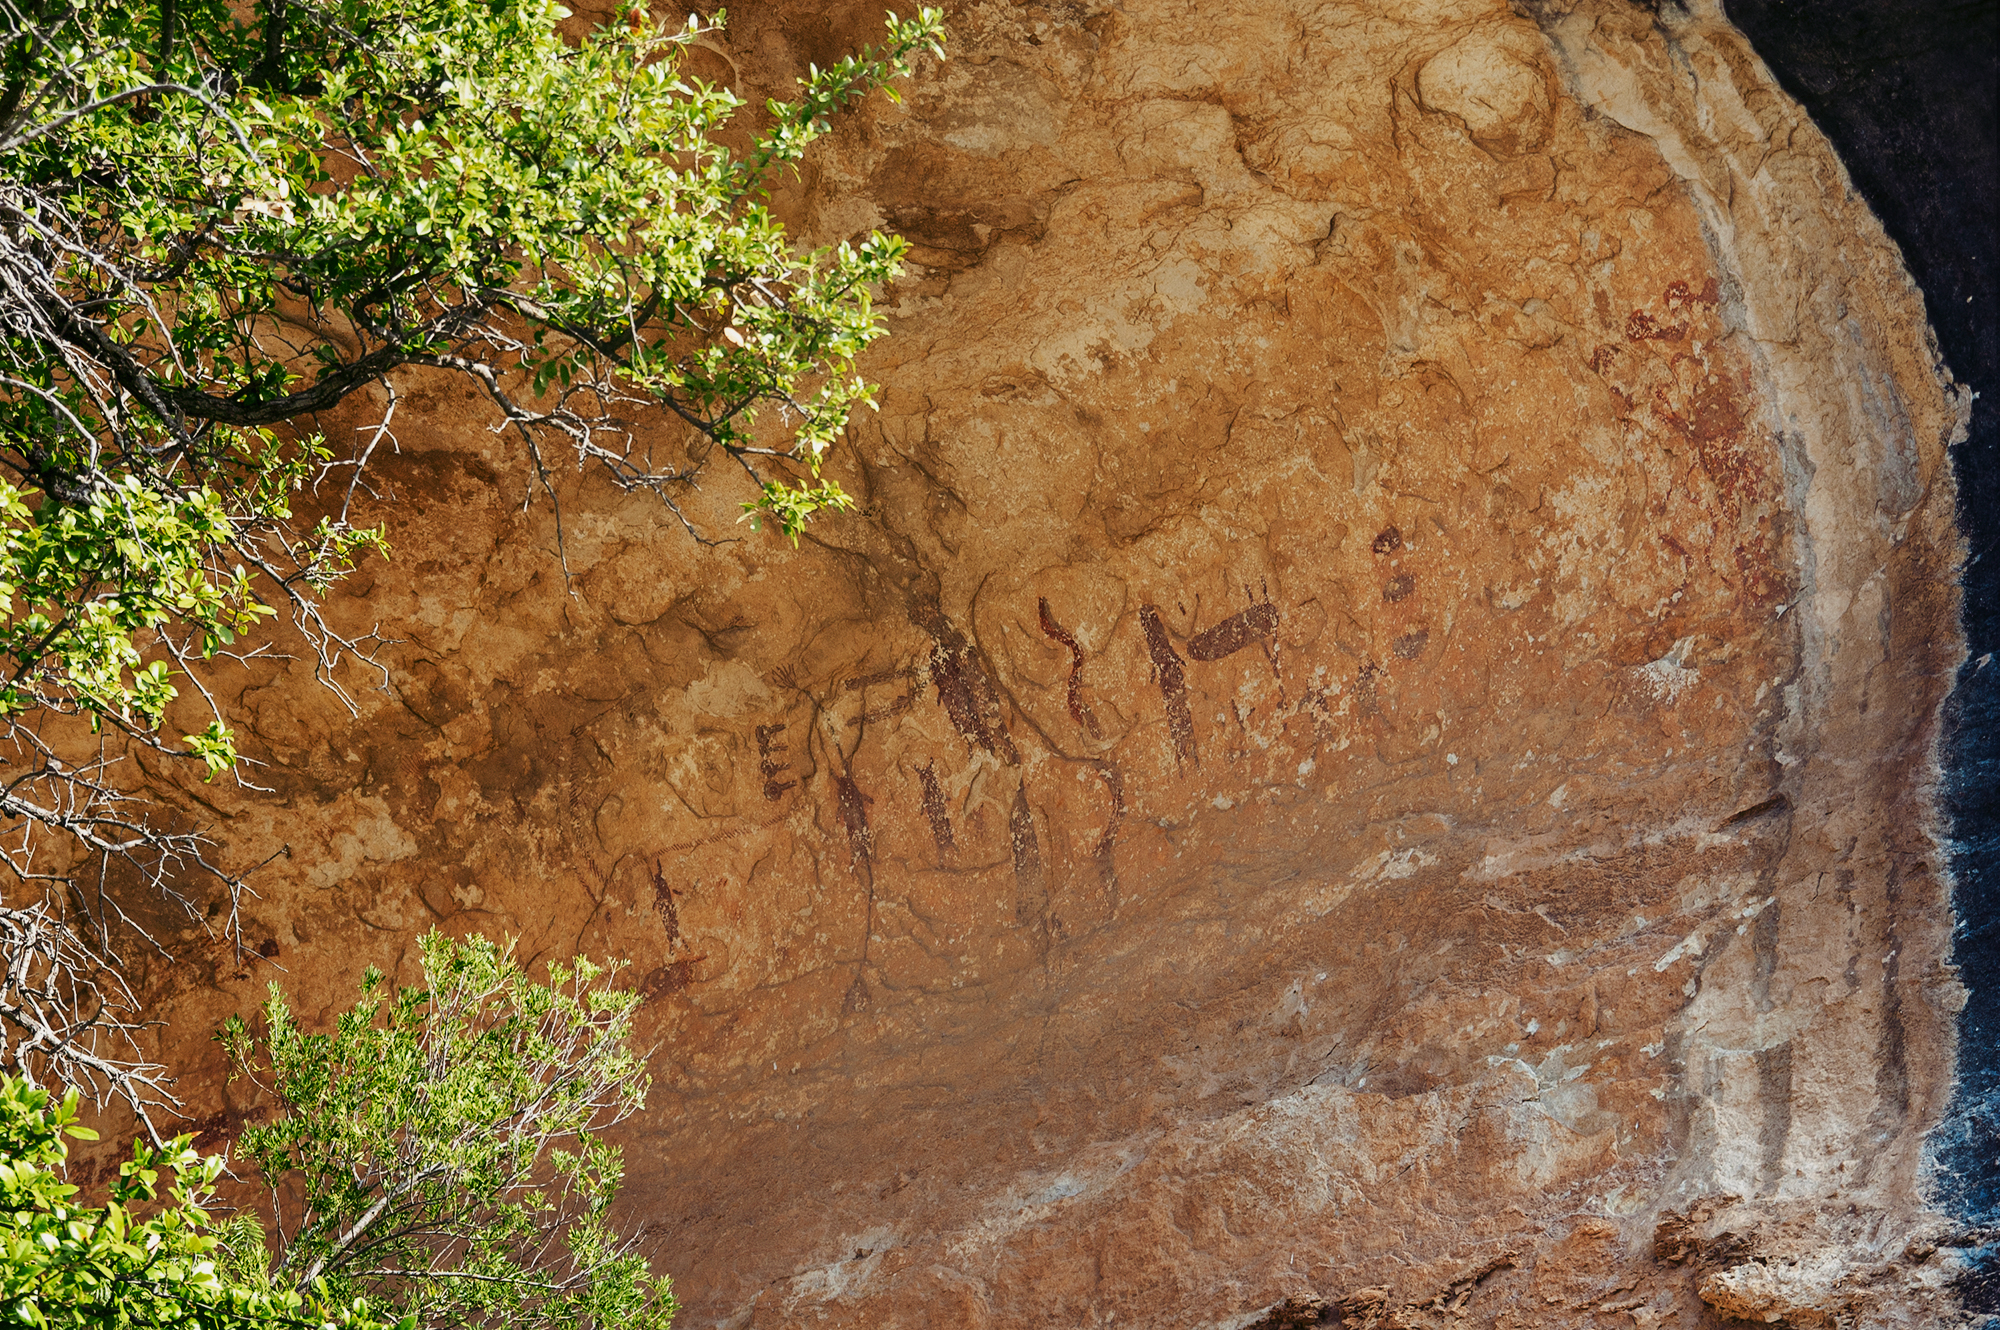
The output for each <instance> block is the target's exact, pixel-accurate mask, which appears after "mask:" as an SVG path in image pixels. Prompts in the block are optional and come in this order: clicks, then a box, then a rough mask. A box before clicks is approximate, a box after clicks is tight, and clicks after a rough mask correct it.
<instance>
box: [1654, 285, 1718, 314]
mask: <svg viewBox="0 0 2000 1330" xmlns="http://www.w3.org/2000/svg"><path fill="white" fill-rule="evenodd" d="M1660 299H1661V300H1662V301H1664V302H1666V306H1667V308H1668V309H1671V310H1675V311H1679V310H1684V309H1695V308H1698V307H1700V306H1704V305H1705V306H1707V307H1708V308H1709V309H1714V308H1715V307H1716V306H1717V305H1719V304H1721V303H1722V292H1721V291H1720V290H1719V289H1718V288H1717V287H1716V284H1715V279H1714V278H1713V277H1711V278H1709V279H1708V280H1707V281H1706V282H1703V283H1702V284H1701V290H1699V291H1696V290H1694V289H1693V288H1692V287H1690V286H1689V285H1688V284H1687V283H1686V282H1669V283H1667V289H1666V290H1665V291H1662V292H1661V293H1660Z"/></svg>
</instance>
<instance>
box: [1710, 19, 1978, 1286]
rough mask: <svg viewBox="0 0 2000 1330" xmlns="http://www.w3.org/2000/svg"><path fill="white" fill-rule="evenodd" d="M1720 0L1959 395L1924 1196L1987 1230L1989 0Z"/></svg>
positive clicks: (1974, 1283) (1965, 1283) (1971, 1282)
mask: <svg viewBox="0 0 2000 1330" xmlns="http://www.w3.org/2000/svg"><path fill="white" fill-rule="evenodd" d="M1725 2H1726V10H1727V13H1728V15H1729V17H1730V18H1731V19H1732V20H1733V21H1734V22H1735V23H1736V25H1737V26H1738V27H1739V28H1741V29H1742V30H1743V32H1744V33H1745V34H1746V35H1747V36H1748V37H1749V38H1750V41H1751V43H1752V45H1754V46H1755V47H1756V48H1757V52H1758V54H1759V55H1761V56H1762V57H1763V58H1764V61H1765V63H1766V64H1768V65H1769V66H1770V68H1771V71H1772V73H1774V74H1775V75H1777V77H1778V81H1779V82H1781V83H1782V84H1784V86H1785V87H1786V89H1787V90H1789V91H1790V92H1791V93H1792V95H1794V96H1795V97H1797V98H1798V99H1799V101H1800V102H1801V103H1802V104H1803V105H1804V106H1805V108H1806V110H1807V112H1808V113H1810V114H1811V116H1812V117H1813V119H1814V121H1815V122H1817V123H1818V125H1819V126H1820V128H1821V129H1822V130H1824V131H1825V133H1826V135H1827V137H1829V138H1830V139H1832V140H1833V143H1834V146H1835V147H1836V148H1838V149H1839V151H1840V155H1841V158H1842V160H1843V161H1844V162H1845V163H1846V165H1847V170H1848V173H1849V175H1850V176H1852V177H1853V180H1854V183H1855V186H1856V187H1857V188H1858V189H1860V191H1861V192H1862V194H1863V195H1864V196H1865V197H1866V198H1867V199H1868V202H1869V204H1870V205H1871V206H1872V207H1873V208H1874V210H1875V214H1876V216H1878V217H1880V218H1881V219H1882V224H1883V226H1884V227H1886V228H1887V230H1888V232H1889V235H1890V236H1891V237H1892V238H1893V239H1894V240H1895V241H1896V243H1897V244H1898V245H1900V246H1901V247H1902V250H1903V257H1904V260H1905V262H1907V263H1908V264H1909V266H1910V271H1911V273H1912V274H1913V275H1914V276H1915V277H1916V279H1917V282H1918V284H1919V285H1920V286H1921V287H1922V288H1923V291H1924V298H1925V303H1926V306H1927V307H1928V310H1929V313H1930V318H1931V325H1932V327H1933V328H1934V329H1935V330H1936V333H1937V338H1938V346H1939V349H1940V350H1941V351H1942V352H1943V355H1944V360H1945V363H1946V364H1947V365H1949V366H1950V367H1951V370H1952V373H1953V375H1954V376H1955V377H1956V378H1957V379H1958V380H1959V381H1960V382H1962V383H1965V384H1968V385H1969V386H1970V387H1971V388H1972V389H1973V391H1974V393H1975V394H1977V396H1976V397H1975V399H1974V401H1973V406H1972V426H1971V430H1970V432H1969V434H1968V437H1967V438H1966V440H1965V441H1964V442H1963V443H1962V444H1960V445H1959V446H1958V447H1957V448H1956V449H1954V450H1953V461H1954V462H1955V464H1956V468H1957V472H1958V495H1959V497H1958V502H1959V522H1960V526H1961V529H1962V530H1963V531H1964V532H1965V537H1966V545H1967V550H1968V562H1967V564H1966V569H1965V575H1964V591H1965V634H1966V640H1967V645H1968V646H1969V647H1970V648H1971V650H1970V656H1969V659H1968V660H1967V662H1966V664H1965V667H1964V668H1963V669H1962V670H1961V671H1960V674H1959V680H1958V686H1957V688H1956V690H1955V691H1954V693H1953V695H1952V698H1951V700H1950V702H1949V703H1947V706H1946V731H1945V740H1944V762H1945V770H1946V803H1947V812H1948V813H1949V815H1950V818H1951V824H1952V832H1951V834H1952V838H1953V843H1952V867H1953V871H1954V874H1955V876H1956V879H1957V881H1956V897H1955V901H1956V905H1957V908H1958V917H1959V925H1958V933H1957V936H1956V939H1955V958H1956V960H1957V962H1958V965H1959V969H1960V977H1961V978H1962V979H1963V980H1964V982H1965V984H1966V985H1967V987H1968V988H1970V990H1971V1000H1970V1001H1969V1002H1968V1003H1967V1005H1966V1008H1965V1010H1964V1012H1963V1013H1962V1014H1961V1015H1960V1018H1959V1022H1960V1023H1959V1037H1960V1045H1959V1086H1958V1091H1957V1095H1956V1098H1955V1100H1954V1103H1953V1108H1952V1112H1951V1116H1950V1118H1949V1120H1948V1121H1947V1122H1946V1124H1945V1126H1944V1127H1943V1128H1942V1129H1941V1130H1940V1131H1939V1132H1938V1133H1937V1135H1936V1137H1935V1138H1934V1152H1933V1153H1934V1159H1935V1163H1936V1174H1935V1178H1936V1187H1937V1200H1938V1201H1939V1202H1941V1203H1943V1204H1945V1205H1947V1206H1949V1207H1951V1208H1952V1209H1954V1210H1955V1211H1956V1212H1957V1213H1958V1214H1959V1215H1960V1216H1961V1217H1962V1218H1963V1219H1964V1220H1965V1221H1966V1222H1967V1224H1968V1225H1969V1226H1971V1227H1972V1228H1974V1229H1982V1228H1990V1227H1991V1226H1992V1225H1994V1224H1995V1223H1996V1222H2000V797H1997V796H2000V662H1995V661H1994V660H1993V654H1994V653H1995V652H1996V650H2000V393H1996V387H2000V328H1996V322H1995V313H1996V300H2000V287H1996V273H2000V267H1996V262H1995V260H1996V249H2000V246H1996V243H1995V242H1996V240H1997V239H2000V208H1996V202H2000V114H1996V92H2000V0H1970V2H1966V0H1960V2H1959V3H1949V2H1948V0H1725ZM1966 1240H1967V1241H1969V1242H1970V1241H1975V1240H1976V1237H1975V1236H1972V1235H1969V1236H1968V1238H1967V1239H1966ZM1987 1250H1988V1251H1989V1252H1990V1251H1991V1250H1992V1249H1991V1248H1987ZM1982 1264H1983V1265H1984V1266H1985V1267H1986V1268H1984V1269H1982V1270H1980V1271H1978V1272H1976V1273H1975V1274H1973V1275H1972V1276H1971V1277H1969V1278H1968V1279H1966V1280H1964V1281H1962V1282H1961V1284H1960V1286H1959V1290H1958V1291H1959V1293H1960V1296H1961V1299H1962V1300H1963V1302H1964V1304H1965V1306H1966V1309H1967V1310H1971V1311H1982V1312H1991V1311H2000V1272H1996V1271H1995V1269H1994V1268H1993V1266H1994V1262H1993V1261H1992V1260H1991V1259H1988V1260H1987V1261H1985V1262H1983V1263H1982Z"/></svg>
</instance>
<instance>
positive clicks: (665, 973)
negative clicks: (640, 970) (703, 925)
mask: <svg viewBox="0 0 2000 1330" xmlns="http://www.w3.org/2000/svg"><path fill="white" fill-rule="evenodd" d="M707 959H708V955H707V953H706V952H704V953H703V954H701V955H699V956H689V957H686V958H685V959H682V960H677V961H675V962H674V963H673V964H672V965H658V966H655V967H654V968H653V969H652V971H651V972H650V973H649V974H647V976H646V978H645V979H644V980H643V981H642V982H641V983H640V985H639V996H640V997H642V998H644V999H645V1000H646V1001H648V1002H650V1001H652V1000H653V999H654V998H662V997H667V996H669V995H670V994H673V993H678V992H680V991H681V990H682V989H684V988H686V987H687V986H688V984H689V983H690V982H692V981H693V979H694V967H695V966H696V965H698V964H699V963H701V962H702V961H705V960H707Z"/></svg>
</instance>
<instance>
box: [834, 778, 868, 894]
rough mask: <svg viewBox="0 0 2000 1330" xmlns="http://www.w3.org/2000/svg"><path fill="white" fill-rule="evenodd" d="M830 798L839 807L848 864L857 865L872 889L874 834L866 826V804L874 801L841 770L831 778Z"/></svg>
mask: <svg viewBox="0 0 2000 1330" xmlns="http://www.w3.org/2000/svg"><path fill="white" fill-rule="evenodd" d="M833 790H834V800H835V803H836V804H837V806H838V807H839V809H840V825H841V827H842V828H843V829H845V830H846V832H847V848H848V859H847V863H848V867H850V868H857V869H859V870H860V872H861V873H862V875H863V876H864V877H866V878H867V880H868V883H869V885H870V887H871V889H872V887H873V885H874V882H875V833H874V832H873V831H872V830H870V829H869V826H868V805H869V804H871V803H874V802H875V801H874V800H873V799H871V798H869V797H868V796H867V795H865V794H863V793H862V792H861V787H860V786H859V785H856V784H855V783H854V777H852V776H849V775H847V774H845V773H840V774H836V775H835V776H834V778H833Z"/></svg>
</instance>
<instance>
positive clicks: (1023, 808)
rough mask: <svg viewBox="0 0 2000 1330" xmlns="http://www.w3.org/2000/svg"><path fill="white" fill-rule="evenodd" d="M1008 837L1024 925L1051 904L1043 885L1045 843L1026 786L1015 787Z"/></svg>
mask: <svg viewBox="0 0 2000 1330" xmlns="http://www.w3.org/2000/svg"><path fill="white" fill-rule="evenodd" d="M1007 839H1008V841H1009V843H1010V846H1011V848H1012V849H1013V852H1014V886H1015V888H1016V891H1015V895H1014V922H1015V923H1021V924H1024V923H1027V922H1028V921H1029V920H1030V919H1031V918H1033V917H1035V916H1036V915H1037V914H1039V913H1040V912H1041V910H1042V909H1043V907H1044V906H1046V905H1047V904H1048V894H1047V892H1046V891H1044V890H1043V887H1042V845H1041V842H1040V841H1039V840H1037V839H1036V837H1035V815H1034V814H1033V813H1032V812H1031V811H1030V810H1029V808H1028V787H1027V786H1026V785H1016V786H1015V787H1014V807H1013V809H1012V811H1011V812H1009V814H1008V816H1007Z"/></svg>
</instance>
